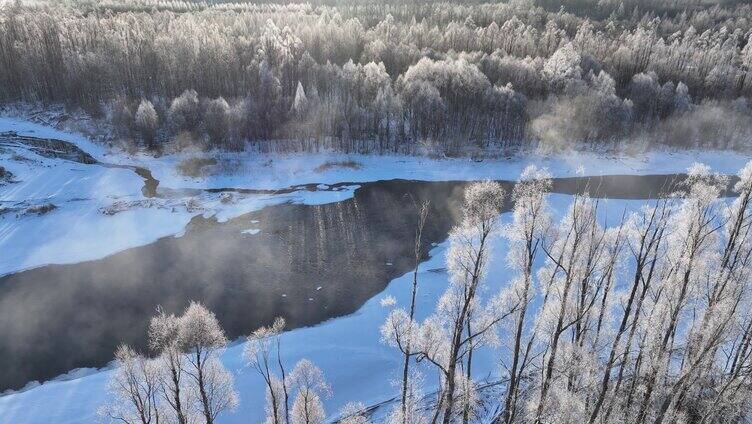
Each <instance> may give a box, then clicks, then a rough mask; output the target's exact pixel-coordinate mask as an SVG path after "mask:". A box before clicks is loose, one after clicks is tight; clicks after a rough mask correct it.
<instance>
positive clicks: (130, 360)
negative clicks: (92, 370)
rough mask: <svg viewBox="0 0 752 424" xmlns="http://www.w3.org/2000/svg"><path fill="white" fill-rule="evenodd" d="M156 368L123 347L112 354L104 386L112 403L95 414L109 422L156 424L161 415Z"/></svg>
mask: <svg viewBox="0 0 752 424" xmlns="http://www.w3.org/2000/svg"><path fill="white" fill-rule="evenodd" d="M159 377H160V374H159V369H158V365H157V363H156V362H155V361H153V360H150V359H147V358H146V357H144V356H142V355H139V354H138V353H136V352H135V351H134V350H133V349H132V348H131V347H129V346H127V345H120V346H119V347H118V348H117V350H116V351H115V371H114V372H113V374H112V377H111V378H110V381H109V383H108V391H109V393H110V395H111V396H112V400H111V401H110V402H109V403H108V404H107V405H106V406H104V407H103V408H101V409H100V410H99V411H98V412H99V414H100V415H101V416H104V417H106V418H107V419H109V420H111V421H112V422H120V423H124V424H158V423H159V422H160V418H161V419H162V421H164V420H165V417H164V416H161V415H160V414H161V412H162V411H161V400H160V397H159V388H158V387H159Z"/></svg>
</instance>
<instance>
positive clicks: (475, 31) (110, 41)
mask: <svg viewBox="0 0 752 424" xmlns="http://www.w3.org/2000/svg"><path fill="white" fill-rule="evenodd" d="M750 16H752V6H750V5H749V4H748V3H747V2H745V1H718V2H716V1H700V0H679V1H675V0H674V1H647V0H624V1H618V0H607V1H604V0H601V1H595V0H564V1H558V0H557V1H553V0H541V1H532V0H513V1H509V2H503V3H478V2H467V3H463V2H459V3H436V2H427V3H424V2H409V3H403V2H386V1H384V2H376V3H372V2H366V1H348V2H344V1H331V2H317V1H314V2H311V3H296V2H289V3H288V2H285V3H284V4H277V3H267V2H224V1H200V2H198V1H162V0H139V1H131V0H128V1H126V0H107V1H85V0H72V1H65V2H61V1H51V0H50V1H46V0H20V1H13V2H6V5H5V6H3V7H2V8H1V9H0V100H1V101H2V102H4V103H6V104H16V103H19V102H25V103H29V102H30V103H41V104H51V103H52V104H64V105H66V107H68V108H69V109H70V110H71V111H75V110H83V111H85V112H86V113H87V114H89V115H91V116H92V117H94V118H97V119H101V120H102V122H106V123H109V124H110V126H111V128H112V131H111V134H110V136H111V137H113V138H116V139H119V140H125V141H126V142H129V143H134V144H139V145H141V146H147V147H149V148H152V149H160V148H162V147H164V145H165V144H166V143H170V145H173V146H176V147H177V148H180V147H181V146H186V145H198V146H202V147H222V148H227V149H241V148H243V147H245V145H246V142H253V143H257V144H258V145H259V146H260V148H261V149H262V150H264V151H290V150H318V149H320V148H329V149H335V150H339V151H346V152H352V151H361V152H362V151H368V152H373V151H378V152H408V153H414V152H427V153H436V154H454V153H463V152H465V153H466V152H476V151H478V150H482V149H488V148H497V149H498V148H501V149H505V148H528V147H540V146H542V147H545V148H552V149H557V148H560V147H566V146H571V145H577V146H579V147H582V146H585V147H594V148H603V147H607V148H611V147H625V146H626V147H634V146H639V147H645V146H652V145H670V146H679V147H697V146H713V147H722V148H726V147H729V148H736V149H745V148H747V147H748V141H749V138H750V137H752V125H750V122H752V104H750V100H749V99H750V97H752V75H751V73H752V21H750Z"/></svg>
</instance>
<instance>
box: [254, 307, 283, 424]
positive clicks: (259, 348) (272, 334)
mask: <svg viewBox="0 0 752 424" xmlns="http://www.w3.org/2000/svg"><path fill="white" fill-rule="evenodd" d="M284 328H285V320H284V318H276V319H275V320H274V323H273V324H272V326H271V327H261V328H259V329H258V330H256V331H254V332H253V334H251V335H250V336H248V340H247V342H246V345H245V348H244V350H243V358H244V359H245V361H246V365H247V366H249V367H251V368H253V369H254V370H256V372H258V373H259V374H260V375H261V377H262V378H263V379H264V382H265V383H266V396H267V400H268V402H267V407H266V408H267V422H269V423H273V424H282V423H285V424H286V423H289V422H290V400H289V386H288V385H289V383H288V381H287V376H286V374H285V367H284V365H283V363H282V356H281V347H280V334H281V333H282V330H284ZM273 349H274V350H276V353H277V355H276V356H277V357H276V362H277V366H278V367H279V371H280V372H281V374H282V377H281V379H280V378H278V377H277V376H276V375H275V374H274V372H273V371H272V368H273V367H274V364H273V361H274V359H273V358H272V357H271V355H272V350H273Z"/></svg>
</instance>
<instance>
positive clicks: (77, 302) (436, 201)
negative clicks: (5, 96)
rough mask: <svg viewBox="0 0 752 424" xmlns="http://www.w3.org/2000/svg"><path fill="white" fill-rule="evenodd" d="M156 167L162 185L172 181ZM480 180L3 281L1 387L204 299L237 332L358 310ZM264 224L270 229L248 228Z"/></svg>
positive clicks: (44, 374) (361, 192)
mask: <svg viewBox="0 0 752 424" xmlns="http://www.w3.org/2000/svg"><path fill="white" fill-rule="evenodd" d="M148 177H149V178H147V176H144V178H145V181H146V182H147V183H148V181H154V182H151V183H149V184H152V186H151V187H150V188H149V189H148V190H149V191H150V193H151V194H155V193H156V191H157V184H158V182H156V180H153V178H150V176H148ZM682 178H683V177H682V176H642V177H636V176H607V177H599V178H565V179H557V180H555V182H554V187H553V191H554V192H557V193H567V194H572V193H577V192H582V191H584V190H587V191H589V192H590V193H591V194H593V195H595V196H598V197H609V198H624V199H640V198H654V197H658V196H661V195H662V194H663V193H665V192H668V191H669V190H670V189H671V188H672V184H674V183H675V182H676V180H677V179H682ZM503 184H504V185H505V186H506V187H507V189H508V190H511V188H512V183H509V182H503ZM466 185H467V183H464V182H415V181H403V180H393V181H384V182H376V183H368V184H363V185H362V187H361V188H360V189H358V190H357V191H356V192H355V196H354V198H352V199H348V200H345V201H342V202H338V203H333V204H328V205H318V206H306V205H295V204H284V205H277V206H270V207H267V208H264V209H262V210H260V211H257V212H253V213H249V214H246V215H243V216H241V217H238V218H235V219H232V220H230V221H228V222H226V223H217V222H216V221H215V220H214V219H211V218H210V219H205V218H202V217H196V218H194V219H193V220H192V221H191V222H190V224H189V225H188V228H187V229H186V232H185V235H184V236H182V237H179V238H175V237H166V238H162V239H160V240H158V241H156V242H155V243H152V244H150V245H147V246H142V247H137V248H132V249H128V250H126V251H123V252H121V253H117V254H114V255H112V256H109V257H106V258H104V259H101V260H95V261H90V262H83V263H78V264H72V265H51V266H45V267H41V268H37V269H33V270H29V271H24V272H20V273H17V274H12V275H8V276H5V277H3V278H0V323H1V324H0V358H2V367H0V390H2V389H7V388H19V387H22V386H23V385H24V384H25V383H26V382H28V381H31V380H45V379H49V378H52V377H54V376H56V375H59V374H61V373H64V372H67V371H69V370H71V369H73V368H77V367H85V366H86V367H90V366H103V365H105V364H106V363H107V362H108V361H110V360H111V358H112V352H113V351H114V349H115V347H116V345H117V344H119V343H122V342H127V343H130V344H132V345H135V346H137V347H139V348H142V349H143V348H144V342H145V336H146V327H147V324H148V320H149V318H150V317H151V316H152V315H153V314H154V311H155V308H156V307H157V305H161V306H163V307H164V308H165V309H166V310H168V311H171V312H179V311H181V310H182V309H183V308H184V307H185V306H187V304H188V303H189V302H190V300H198V301H201V302H203V303H204V304H206V305H207V306H208V307H209V308H210V309H212V310H213V311H214V312H215V313H216V314H217V317H218V318H219V320H220V321H221V323H222V325H223V327H224V329H225V330H226V332H227V334H228V336H229V337H230V338H236V337H238V336H241V335H244V334H248V333H249V332H251V331H252V330H254V329H255V328H257V327H259V326H261V325H265V324H268V323H270V322H271V321H272V320H273V319H274V317H276V316H284V317H285V318H286V319H287V321H288V323H289V325H290V327H299V326H306V325H313V324H316V323H319V322H321V321H323V320H326V319H328V318H331V317H336V316H341V315H345V314H349V313H352V312H354V311H355V310H357V309H358V308H359V307H360V306H361V305H362V304H363V303H364V302H365V301H366V300H368V299H369V298H371V297H373V296H374V295H376V294H378V293H379V292H380V291H382V290H383V289H384V287H385V286H386V284H387V283H388V282H389V281H390V280H392V279H394V278H395V277H397V276H399V275H402V274H404V273H405V272H407V271H409V270H410V269H411V268H412V266H413V259H412V258H411V256H412V243H413V241H412V240H413V234H414V225H415V219H416V209H415V206H414V205H415V202H421V201H423V200H430V201H431V206H432V207H431V214H430V217H429V220H428V225H427V228H426V231H425V234H424V245H425V247H426V249H424V250H428V248H429V245H430V244H431V243H434V242H440V241H442V240H444V239H445V238H446V236H447V233H448V231H449V229H450V228H451V227H452V225H454V223H455V222H456V221H457V218H458V209H459V204H460V202H461V200H462V193H463V190H464V188H465V187H466ZM145 190H146V188H145ZM152 190H153V191H152ZM160 190H161V189H160ZM509 206H510V205H506V207H509ZM253 221H258V222H257V223H254V222H253ZM250 228H255V229H259V230H260V233H258V234H256V235H251V234H242V233H241V232H242V231H243V230H247V229H250ZM102 243H107V240H102Z"/></svg>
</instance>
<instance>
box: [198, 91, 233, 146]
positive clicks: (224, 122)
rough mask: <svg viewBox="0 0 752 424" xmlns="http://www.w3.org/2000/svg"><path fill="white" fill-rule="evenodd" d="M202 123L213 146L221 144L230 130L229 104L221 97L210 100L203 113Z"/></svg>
mask: <svg viewBox="0 0 752 424" xmlns="http://www.w3.org/2000/svg"><path fill="white" fill-rule="evenodd" d="M204 125H205V126H206V132H207V134H208V135H209V142H210V143H211V144H212V145H213V146H222V145H223V144H224V143H225V142H226V141H227V136H228V134H229V132H230V106H229V105H228V104H227V101H226V100H225V99H224V98H222V97H219V98H216V99H213V100H210V101H209V102H208V103H207V105H206V112H205V113H204Z"/></svg>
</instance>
